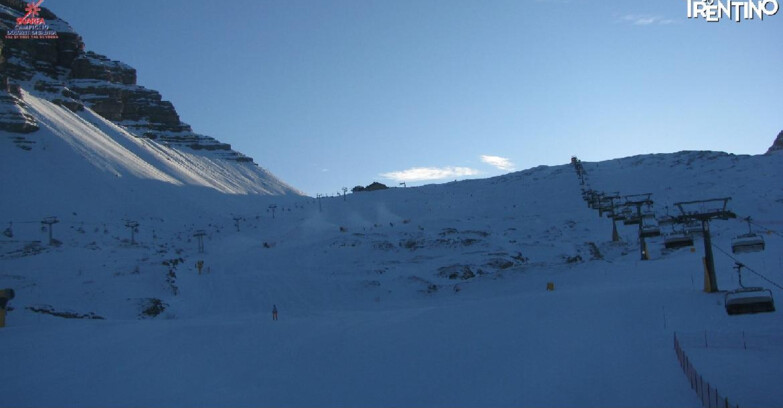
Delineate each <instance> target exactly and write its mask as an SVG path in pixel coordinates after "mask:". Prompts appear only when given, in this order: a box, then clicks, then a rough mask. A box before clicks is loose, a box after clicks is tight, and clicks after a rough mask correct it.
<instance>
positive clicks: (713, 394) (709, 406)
mask: <svg viewBox="0 0 783 408" xmlns="http://www.w3.org/2000/svg"><path fill="white" fill-rule="evenodd" d="M705 340H706V341H707V342H708V341H709V339H708V338H707V336H706V332H705ZM706 344H707V346H709V343H706ZM674 351H675V352H676V353H677V359H678V360H679V361H680V366H681V367H682V370H683V372H684V373H685V376H686V377H688V381H690V383H691V388H692V389H693V390H694V391H696V394H698V396H699V399H700V400H701V405H702V406H704V407H705V408H739V405H736V404H734V405H732V404H731V403H729V398H728V397H726V396H722V395H721V394H720V392H719V391H718V389H717V388H715V387H713V386H712V385H711V384H710V383H709V382H707V381H704V378H703V377H702V376H701V374H699V372H698V371H696V369H695V368H693V365H692V364H691V361H690V359H689V358H688V356H687V355H686V354H685V352H684V351H683V350H682V347H681V346H680V339H679V338H678V337H677V333H674Z"/></svg>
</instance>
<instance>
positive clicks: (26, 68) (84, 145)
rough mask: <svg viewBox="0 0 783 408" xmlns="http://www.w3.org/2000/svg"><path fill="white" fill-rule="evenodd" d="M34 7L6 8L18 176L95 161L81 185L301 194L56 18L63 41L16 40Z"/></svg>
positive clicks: (5, 77)
mask: <svg viewBox="0 0 783 408" xmlns="http://www.w3.org/2000/svg"><path fill="white" fill-rule="evenodd" d="M25 6H26V4H25V3H24V2H22V1H18V0H2V1H0V29H1V30H0V32H1V33H2V37H0V50H1V51H2V54H1V55H2V60H0V143H3V144H5V146H4V147H3V149H2V151H3V156H4V160H5V161H8V162H9V163H10V162H13V163H14V165H13V166H11V165H10V164H6V166H9V167H7V170H8V171H16V172H20V173H30V172H29V171H27V167H29V165H30V163H32V162H34V161H37V162H39V163H38V164H40V165H41V166H44V167H45V168H44V169H40V168H39V169H38V172H39V173H46V174H56V173H57V172H58V170H57V169H58V168H68V167H74V168H79V167H81V163H80V162H87V163H89V164H90V166H89V167H90V169H91V170H90V171H88V170H85V172H83V173H79V174H78V176H79V179H78V180H79V181H78V182H79V183H84V182H86V181H87V180H92V179H96V180H98V179H101V180H103V179H105V178H106V176H107V175H109V177H110V178H112V177H113V178H114V179H117V178H123V177H124V178H133V179H136V180H139V179H140V180H156V181H159V182H162V183H166V184H168V185H171V186H191V187H207V188H210V189H214V190H216V191H218V192H221V193H229V194H254V195H301V193H300V192H299V191H297V190H296V189H294V188H293V187H291V186H289V185H287V184H286V183H284V182H282V181H281V180H279V179H278V178H277V177H275V176H274V175H272V174H271V173H270V172H268V171H267V170H265V169H263V168H260V167H258V166H257V165H256V164H255V163H254V162H253V159H252V158H250V157H248V156H246V155H244V154H242V153H239V152H237V151H234V150H232V149H231V145H229V144H227V143H223V142H220V141H218V140H216V139H214V138H212V137H209V136H204V135H201V134H198V133H195V132H193V130H192V129H191V127H190V126H189V125H187V124H186V123H184V122H182V121H181V120H180V117H179V115H178V114H177V111H176V109H175V108H174V106H173V105H172V103H171V102H169V101H166V100H163V98H162V96H161V95H160V93H158V92H157V91H155V90H151V89H147V88H145V87H143V86H141V85H138V84H137V83H136V70H135V69H134V68H132V67H130V66H128V65H126V64H124V63H122V62H119V61H113V60H111V59H109V58H107V57H105V56H102V55H98V54H96V53H93V52H91V51H85V49H84V48H85V46H84V42H83V41H82V38H81V36H79V34H78V33H77V32H76V31H74V30H73V28H72V27H71V26H70V25H69V24H68V23H67V22H65V21H63V20H61V19H60V18H58V17H57V16H56V15H55V14H54V13H52V12H51V11H50V10H48V9H46V8H43V9H42V10H41V12H40V15H39V18H42V19H44V20H45V23H46V26H48V27H49V29H50V30H51V31H52V32H53V33H56V37H57V38H56V39H54V38H52V39H18V38H13V36H12V35H10V34H16V32H17V31H19V30H17V28H18V27H17V22H18V21H17V19H20V18H22V17H24V15H25V13H24V9H25ZM23 32H24V31H23ZM9 33H10V34H9ZM6 34H9V35H8V36H7V35H6ZM10 146H16V147H18V148H19V149H9V148H8V147H10ZM10 150H14V151H13V152H11V151H10ZM41 156H47V158H46V159H44V160H40V159H41V158H42V157H41ZM55 156H56V157H55ZM55 162H56V163H58V164H59V165H61V166H62V167H58V168H55V167H52V165H53V163H55ZM47 166H48V167H49V168H48V169H46V167H47ZM29 181H30V182H35V181H34V180H29ZM104 181H105V180H104ZM39 182H45V180H40V181H39ZM4 187H6V186H4Z"/></svg>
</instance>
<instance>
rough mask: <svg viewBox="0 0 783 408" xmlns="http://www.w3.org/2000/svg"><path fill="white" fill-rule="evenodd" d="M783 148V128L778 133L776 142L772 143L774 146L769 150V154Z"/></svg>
mask: <svg viewBox="0 0 783 408" xmlns="http://www.w3.org/2000/svg"><path fill="white" fill-rule="evenodd" d="M782 150H783V130H781V131H780V133H778V137H777V139H775V142H774V143H772V146H771V147H770V148H769V150H767V154H769V153H772V152H776V151H782Z"/></svg>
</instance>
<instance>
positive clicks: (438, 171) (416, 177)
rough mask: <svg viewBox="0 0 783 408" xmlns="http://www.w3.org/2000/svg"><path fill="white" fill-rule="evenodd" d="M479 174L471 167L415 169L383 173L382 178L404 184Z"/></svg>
mask: <svg viewBox="0 0 783 408" xmlns="http://www.w3.org/2000/svg"><path fill="white" fill-rule="evenodd" d="M477 174H479V171H478V170H476V169H471V168H469V167H413V168H410V169H408V170H402V171H392V172H389V173H383V174H381V177H383V178H387V179H391V180H396V181H400V182H402V181H430V180H444V179H450V178H455V177H466V176H475V175H477Z"/></svg>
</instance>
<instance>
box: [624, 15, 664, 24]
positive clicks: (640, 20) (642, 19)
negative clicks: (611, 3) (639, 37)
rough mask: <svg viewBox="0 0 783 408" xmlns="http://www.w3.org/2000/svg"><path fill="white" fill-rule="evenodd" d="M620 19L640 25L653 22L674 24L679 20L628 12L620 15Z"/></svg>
mask: <svg viewBox="0 0 783 408" xmlns="http://www.w3.org/2000/svg"><path fill="white" fill-rule="evenodd" d="M619 20H620V21H621V22H625V23H631V24H633V25H638V26H648V25H653V24H658V25H667V24H673V23H676V22H677V21H675V20H672V19H667V18H663V17H660V16H651V15H639V14H626V15H624V16H622V17H620V19H619Z"/></svg>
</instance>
